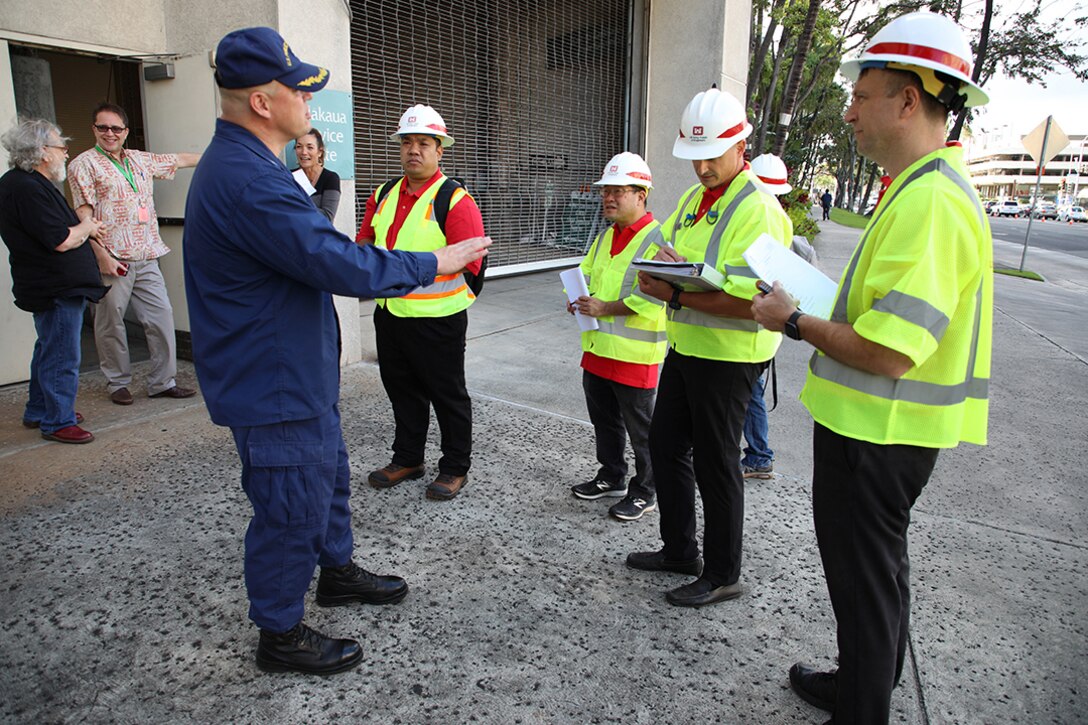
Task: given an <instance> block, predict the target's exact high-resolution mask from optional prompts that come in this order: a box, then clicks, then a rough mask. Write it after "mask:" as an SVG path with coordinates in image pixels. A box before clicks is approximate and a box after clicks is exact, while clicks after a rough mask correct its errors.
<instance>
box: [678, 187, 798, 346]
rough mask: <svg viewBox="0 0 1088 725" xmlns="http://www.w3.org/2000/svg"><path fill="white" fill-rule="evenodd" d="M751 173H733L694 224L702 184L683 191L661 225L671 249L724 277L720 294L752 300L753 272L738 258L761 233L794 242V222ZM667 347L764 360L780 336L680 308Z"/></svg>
mask: <svg viewBox="0 0 1088 725" xmlns="http://www.w3.org/2000/svg"><path fill="white" fill-rule="evenodd" d="M752 178H753V177H752V173H751V171H748V170H744V171H741V172H740V173H739V174H737V176H736V178H734V179H733V181H732V182H730V184H729V188H728V189H726V191H725V193H724V194H722V196H721V198H720V199H718V200H717V201H716V202H714V205H713V206H712V207H711V208H710V209H709V210H708V211H707V213H706V215H704V216H703V217H702V218H701V219H699V221H697V222H696V221H695V214H696V212H698V210H699V204H700V202H701V201H702V193H701V192H702V191H703V190H704V187H703V185H702V184H696V185H695V186H693V187H691V188H690V189H688V191H687V192H686V193H685V195H684V197H683V199H682V200H681V202H680V205H679V206H678V207H677V208H676V211H674V212H673V213H672V216H670V217H669V218H668V219H667V220H666V221H665V224H664V225H663V229H664V233H665V235H666V237H671V240H672V244H673V246H674V247H675V248H676V251H677V252H678V253H679V254H680V255H681V256H683V257H684V258H685V259H687V260H688V261H689V262H702V263H704V264H707V265H710V266H712V267H714V268H715V269H717V270H718V271H719V272H721V273H722V274H723V275H724V276H725V287H723V291H724V292H726V293H727V294H730V295H732V296H734V297H740V298H743V299H746V300H750V299H752V298H753V297H755V296H756V294H757V290H756V280H757V279H758V278H757V276H756V274H755V272H753V271H752V270H751V269H750V268H749V267H748V263H747V262H745V261H744V257H742V256H741V255H742V254H743V253H744V252H745V251H746V250H747V249H748V247H749V246H751V244H752V243H753V242H754V241H755V240H756V239H758V238H759V236H760V235H761V234H769V235H770V236H772V237H774V239H775V240H777V241H778V242H780V243H781V244H782V245H783V246H786V247H788V246H789V245H790V242H791V241H792V240H793V223H792V222H790V218H789V217H788V216H786V213H785V212H784V211H782V206H781V204H779V203H778V200H777V199H775V198H774V197H772V196H770V195H769V194H762V193H760V192H759V191H758V190H757V189H756V187H755V184H754V183H753V182H752ZM666 329H667V330H668V336H669V346H670V347H672V348H673V349H674V350H676V351H677V352H679V353H682V354H684V355H690V356H692V357H699V358H705V359H708V360H724V361H727V362H748V363H752V362H764V361H767V360H770V359H771V358H772V357H774V354H775V352H776V351H777V350H778V346H779V345H780V344H781V342H782V335H781V333H778V332H771V331H770V330H767V329H764V328H763V326H762V325H760V324H759V323H757V322H755V321H754V320H745V319H741V318H738V317H722V316H719V315H709V314H706V313H704V312H698V311H696V310H692V309H689V308H687V307H682V308H681V309H679V310H673V309H669V311H668V324H667V328H666Z"/></svg>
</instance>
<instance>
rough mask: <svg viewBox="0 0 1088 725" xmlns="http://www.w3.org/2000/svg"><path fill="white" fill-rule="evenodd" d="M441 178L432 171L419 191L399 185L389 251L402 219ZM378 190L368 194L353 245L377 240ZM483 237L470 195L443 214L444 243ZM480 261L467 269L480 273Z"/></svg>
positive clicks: (388, 236) (471, 263) (387, 242)
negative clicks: (432, 174)
mask: <svg viewBox="0 0 1088 725" xmlns="http://www.w3.org/2000/svg"><path fill="white" fill-rule="evenodd" d="M441 176H442V171H441V170H438V171H436V172H434V176H432V177H431V178H430V179H429V180H428V181H427V183H426V184H424V185H423V186H422V187H421V188H420V190H419V191H418V192H413V191H412V190H411V189H409V188H408V180H407V179H405V180H404V183H403V184H401V185H400V195H399V198H398V199H397V211H396V214H395V215H394V216H393V224H392V225H391V226H390V227H389V233H388V234H387V235H386V238H385V244H386V246H387V247H388V248H389V249H393V248H394V247H395V246H396V244H397V234H398V233H399V232H400V228H401V226H403V225H404V220H405V219H407V218H408V212H410V211H411V210H412V207H413V206H415V203H416V201H417V200H418V199H419V197H420V196H422V195H423V192H425V191H426V190H427V189H429V188H430V187H431V185H432V184H434V183H435V182H436V181H438V179H439V178H441ZM377 191H378V190H377V189H375V190H374V192H373V193H371V195H370V198H369V199H367V200H366V213H365V214H364V215H363V223H362V224H361V225H360V226H359V233H358V234H356V235H355V241H356V242H372V241H374V240H375V239H377V238H378V234H377V232H375V231H374V223H373V222H374V214H375V213H376V212H377V211H378V204H377V202H376V201H375V199H374V194H376V193H377ZM482 236H484V220H483V217H482V216H480V208H479V207H478V206H476V201H475V200H474V199H473V198H472V197H471V196H466V197H465V198H463V199H461V201H459V202H457V204H456V205H455V206H454V207H453V208H452V209H450V211H449V214H447V215H446V244H457V243H458V242H463V241H465V240H466V239H472V238H473V237H482ZM480 264H481V263H480V260H476V261H475V262H470V263H469V265H468V270H469V271H470V272H472V273H473V274H479V273H480Z"/></svg>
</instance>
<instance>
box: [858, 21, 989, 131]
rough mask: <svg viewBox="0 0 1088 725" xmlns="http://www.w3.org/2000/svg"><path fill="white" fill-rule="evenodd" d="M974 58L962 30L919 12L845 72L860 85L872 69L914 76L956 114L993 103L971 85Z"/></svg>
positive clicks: (892, 26) (879, 37)
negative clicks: (961, 109)
mask: <svg viewBox="0 0 1088 725" xmlns="http://www.w3.org/2000/svg"><path fill="white" fill-rule="evenodd" d="M972 58H973V55H972V54H971V44H970V43H968V42H967V36H966V35H964V32H963V30H962V29H961V28H960V26H958V25H956V23H955V22H953V21H952V20H951V19H950V18H947V17H945V16H944V15H937V14H936V13H930V12H926V11H919V12H916V13H908V14H906V15H904V16H902V17H900V18H896V19H895V20H893V21H891V22H890V23H888V24H887V25H885V26H884V27H883V28H881V29H880V30H879V31H878V32H877V34H876V35H874V36H873V39H872V40H870V41H869V44H868V45H867V46H866V47H865V50H864V51H863V52H862V54H861V55H860V56H858V57H857V58H854V59H852V60H848V61H845V62H843V64H842V65H841V66H840V67H839V72H841V73H842V74H843V75H844V76H846V77H847V78H849V79H850V80H852V81H856V80H857V79H858V76H859V75H861V71H862V70H864V69H866V68H885V67H886V68H890V69H892V70H907V71H911V72H913V73H916V74H917V75H918V77H919V78H921V79H922V84H923V86H924V87H925V89H926V92H928V93H929V94H930V95H932V96H934V97H935V98H936V99H937V100H938V101H940V102H941V103H943V104H944V105H945V106H948V107H950V108H953V109H954V110H956V107H957V105H959V104H962V105H963V106H967V107H973V106H982V105H985V104H986V103H988V102H989V100H990V97H989V96H988V95H987V94H986V92H985V91H983V90H982V88H981V87H979V85H978V84H976V83H975V82H974V81H973V80H971V69H972ZM935 73H943V74H946V75H948V76H951V78H953V79H954V81H955V82H954V83H951V84H950V83H947V82H946V81H944V80H941V79H939V78H938V77H937V76H936V75H935ZM945 86H948V88H947V89H946V88H945ZM961 97H962V99H961Z"/></svg>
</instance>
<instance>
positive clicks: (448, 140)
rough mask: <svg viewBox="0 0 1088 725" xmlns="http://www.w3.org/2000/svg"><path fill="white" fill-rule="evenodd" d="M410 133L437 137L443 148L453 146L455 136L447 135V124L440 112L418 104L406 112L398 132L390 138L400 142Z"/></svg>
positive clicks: (401, 119)
mask: <svg viewBox="0 0 1088 725" xmlns="http://www.w3.org/2000/svg"><path fill="white" fill-rule="evenodd" d="M410 133H418V134H423V135H424V136H435V137H437V138H438V139H439V140H440V141H441V143H442V148H448V147H450V146H453V136H450V135H449V134H448V133H446V122H445V121H443V120H442V117H441V116H439V115H438V111H436V110H434V109H433V108H431V107H430V106H424V105H423V104H416V105H414V106H412V107H411V108H409V109H408V110H407V111H405V112H404V115H403V116H401V117H400V124H399V125H398V126H397V130H396V131H394V132H393V133H391V134H390V135H389V138H390V139H392V140H393V141H400V137H401V136H407V135H408V134H410Z"/></svg>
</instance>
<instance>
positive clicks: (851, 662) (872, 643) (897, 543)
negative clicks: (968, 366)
mask: <svg viewBox="0 0 1088 725" xmlns="http://www.w3.org/2000/svg"><path fill="white" fill-rule="evenodd" d="M812 447H813V475H812V516H813V521H814V523H815V526H816V541H817V543H818V544H819V547H820V558H821V559H822V560H823V564H824V575H825V577H826V578H827V591H828V594H829V595H830V596H831V607H832V609H833V610H834V611H835V620H836V622H837V623H838V646H839V672H838V699H837V700H836V702H835V723H836V725H850V724H852V723H864V724H865V725H871V724H873V723H886V722H888V715H889V709H890V703H891V695H892V689H893V688H894V687H895V685H896V683H898V682H899V676H900V675H901V674H902V671H903V661H904V658H905V656H906V652H907V637H908V632H909V627H910V560H909V557H908V556H907V527H908V526H909V525H910V510H911V507H912V506H913V505H914V502H915V500H917V498H918V496H919V494H921V493H922V489H923V488H924V487H925V485H926V483H927V482H928V481H929V476H930V474H931V473H932V472H933V466H934V465H935V464H936V463H937V452H938V450H937V449H936V448H921V447H918V446H904V445H877V444H875V443H867V442H865V441H859V440H856V439H854V438H847V437H846V436H842V435H839V434H838V433H835V432H834V431H831V430H829V429H827V428H825V427H824V426H822V425H820V424H819V423H817V424H816V426H815V430H814V431H813V438H812Z"/></svg>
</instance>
